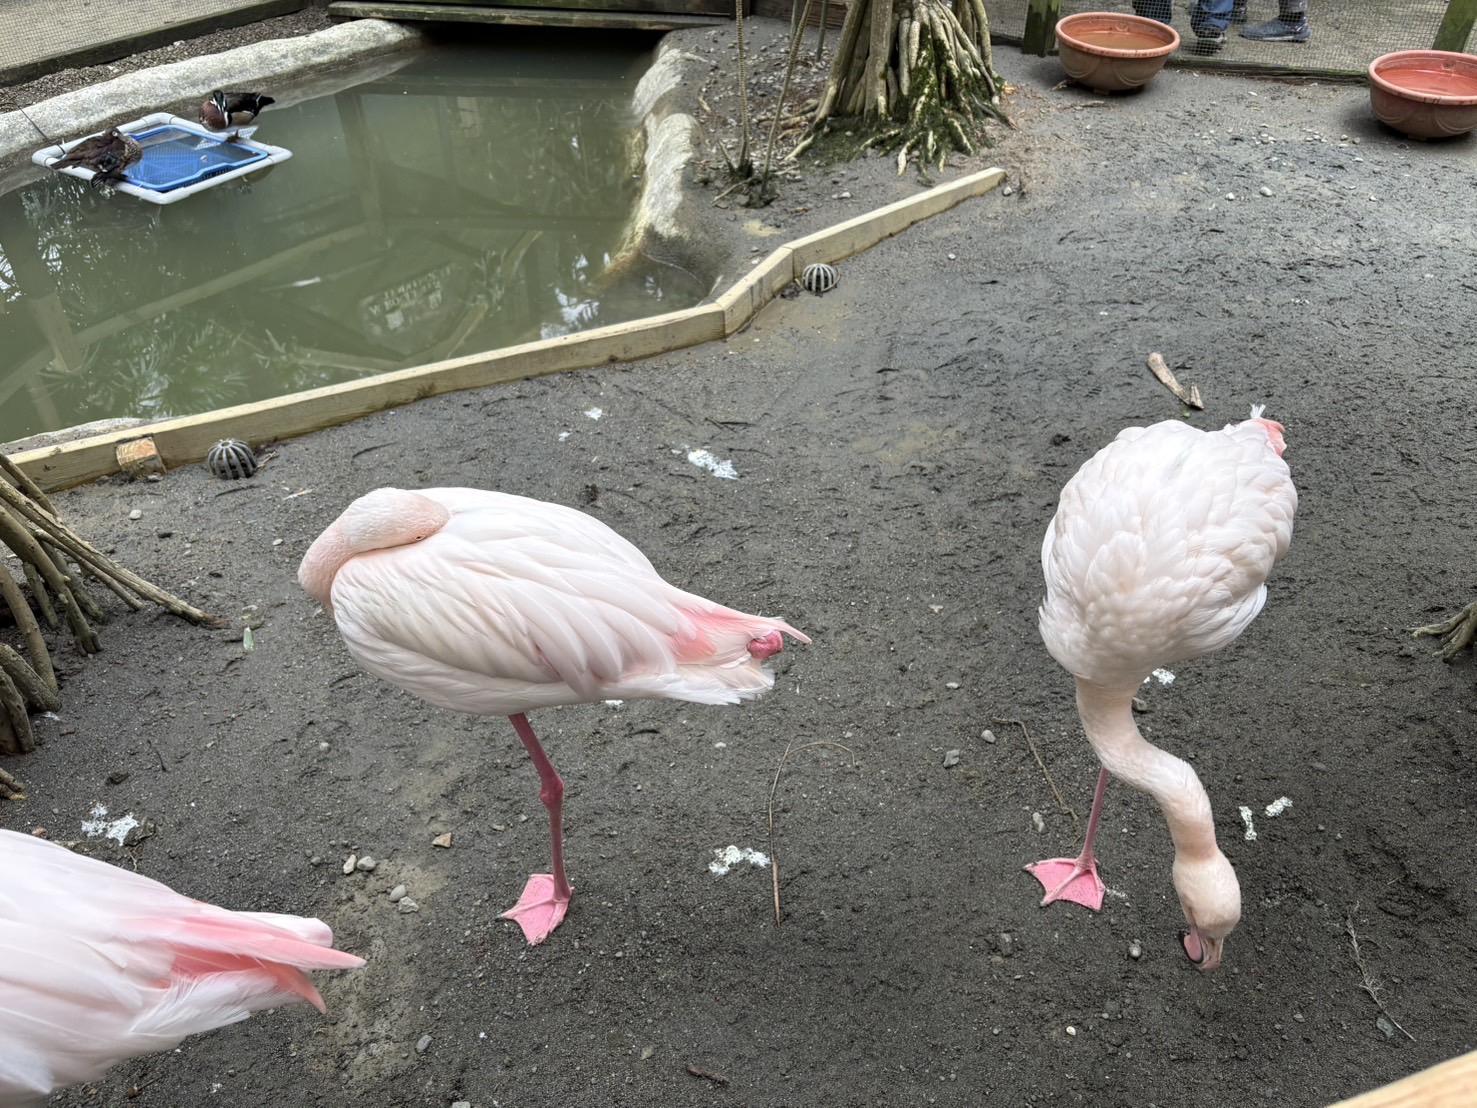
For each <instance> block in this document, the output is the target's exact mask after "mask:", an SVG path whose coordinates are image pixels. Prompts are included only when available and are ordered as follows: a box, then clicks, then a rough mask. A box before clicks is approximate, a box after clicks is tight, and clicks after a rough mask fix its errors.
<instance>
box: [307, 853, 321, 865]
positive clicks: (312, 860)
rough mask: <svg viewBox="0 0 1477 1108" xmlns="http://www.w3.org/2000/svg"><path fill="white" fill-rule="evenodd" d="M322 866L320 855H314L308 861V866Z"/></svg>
mask: <svg viewBox="0 0 1477 1108" xmlns="http://www.w3.org/2000/svg"><path fill="white" fill-rule="evenodd" d="M322 864H323V858H322V856H321V855H318V854H314V855H313V856H312V857H311V858H309V859H308V865H310V866H321V865H322Z"/></svg>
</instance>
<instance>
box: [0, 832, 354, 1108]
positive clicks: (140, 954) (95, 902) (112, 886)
mask: <svg viewBox="0 0 1477 1108" xmlns="http://www.w3.org/2000/svg"><path fill="white" fill-rule="evenodd" d="M332 941H333V933H332V931H330V930H329V928H328V927H327V925H325V924H323V923H321V922H320V921H318V920H314V919H304V918H301V917H297V916H286V915H277V914H275V913H265V912H231V911H228V910H226V909H224V908H217V907H215V906H213V905H209V904H204V903H202V902H200V901H197V900H192V899H190V898H189V897H185V896H181V895H180V894H178V893H176V892H174V891H173V890H171V889H169V888H168V887H167V886H165V885H161V884H160V883H159V882H157V881H154V880H152V879H150V878H147V877H144V876H142V875H140V874H136V873H130V872H128V871H126V870H123V869H119V868H118V867H116V866H110V865H107V864H105V863H103V862H99V861H95V860H93V859H90V858H85V857H82V856H81V855H77V854H73V853H72V852H71V851H69V850H66V849H64V848H62V847H59V846H57V845H55V844H53V843H49V842H46V841H44V840H42V839H38V838H34V837H32V836H30V835H21V834H18V833H16V832H13V831H0V1042H4V1044H5V1049H4V1050H0V1105H12V1104H16V1105H18V1104H27V1103H31V1102H32V1101H33V1100H35V1099H37V1098H40V1097H44V1096H45V1095H46V1094H47V1093H50V1092H51V1091H52V1090H53V1089H56V1088H60V1087H62V1086H64V1085H68V1084H72V1083H73V1082H76V1081H83V1080H89V1079H92V1078H95V1077H98V1076H100V1075H101V1074H102V1073H103V1072H104V1071H105V1070H106V1069H107V1068H108V1067H109V1066H111V1065H113V1064H114V1063H116V1062H119V1061H122V1060H123V1059H125V1058H128V1057H132V1056H135V1055H139V1054H147V1053H151V1052H153V1051H157V1050H163V1049H167V1048H169V1047H172V1046H174V1045H175V1044H177V1043H178V1042H179V1041H180V1040H181V1039H183V1038H184V1037H185V1036H187V1035H191V1034H195V1033H196V1032H200V1031H207V1030H210V1029H211V1028H214V1027H221V1026H224V1025H225V1024H228V1023H234V1022H236V1021H238V1020H242V1019H245V1018H246V1017H247V1016H249V1015H250V1014H251V1013H252V1012H254V1011H259V1010H261V1009H263V1008H270V1007H275V1006H277V1005H279V1004H283V1003H287V1002H289V1001H293V1000H299V999H302V1000H307V1001H309V1002H310V1003H312V1004H314V1005H315V1006H317V1007H318V1008H319V1009H320V1010H321V1009H322V1006H323V1002H322V1000H321V998H320V997H319V995H318V992H317V990H316V989H315V988H314V987H313V984H312V982H311V981H309V980H308V977H307V975H306V974H305V973H304V972H303V971H304V970H307V969H349V968H353V967H356V966H361V965H363V964H364V963H363V960H362V959H360V958H357V957H355V956H354V955H352V954H346V953H343V952H342V951H337V950H333V949H332V948H331V946H330V945H329V944H331V943H332Z"/></svg>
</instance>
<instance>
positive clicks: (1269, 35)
mask: <svg viewBox="0 0 1477 1108" xmlns="http://www.w3.org/2000/svg"><path fill="white" fill-rule="evenodd" d="M1241 37H1242V38H1249V39H1255V40H1256V41H1257V42H1307V41H1308V40H1309V39H1310V38H1312V37H1313V28H1311V27H1309V26H1308V21H1307V20H1306V19H1299V20H1298V21H1297V22H1296V23H1292V22H1289V21H1288V20H1285V19H1269V20H1267V22H1265V23H1258V24H1256V25H1255V26H1252V27H1243V28H1242V29H1241Z"/></svg>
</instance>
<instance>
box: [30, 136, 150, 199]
mask: <svg viewBox="0 0 1477 1108" xmlns="http://www.w3.org/2000/svg"><path fill="white" fill-rule="evenodd" d="M143 156H144V148H143V147H142V146H140V145H139V143H138V140H137V139H136V138H134V137H133V136H132V135H129V134H124V133H123V132H122V131H120V130H118V128H117V127H109V128H108V129H107V130H106V131H104V132H103V133H102V134H100V135H93V136H91V137H90V138H85V139H83V140H82V141H81V142H79V143H78V144H77V145H76V146H74V147H72V149H71V150H69V151H67V153H66V154H64V155H62V156H61V157H60V158H58V159H57V160H56V161H54V162H50V163H48V164H49V166H50V168H52V169H67V168H69V167H72V166H76V167H79V168H82V169H90V170H92V180H90V181H89V182H88V184H89V185H90V186H92V187H93V188H97V186H98V185H100V184H102V183H103V182H107V183H109V184H117V183H118V182H120V181H122V180H123V179H124V177H123V171H124V170H125V169H127V168H128V167H129V166H131V165H134V164H136V163H137V162H138V160H139V159H140V158H142V157H143Z"/></svg>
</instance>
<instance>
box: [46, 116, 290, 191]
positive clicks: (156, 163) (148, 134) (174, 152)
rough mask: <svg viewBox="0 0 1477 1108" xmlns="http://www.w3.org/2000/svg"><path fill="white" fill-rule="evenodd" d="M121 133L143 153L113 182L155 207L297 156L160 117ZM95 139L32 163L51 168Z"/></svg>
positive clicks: (56, 149)
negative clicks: (118, 179) (66, 155)
mask: <svg viewBox="0 0 1477 1108" xmlns="http://www.w3.org/2000/svg"><path fill="white" fill-rule="evenodd" d="M118 130H120V131H123V132H124V133H125V134H129V135H132V136H133V137H134V138H135V139H137V140H138V142H139V145H141V146H142V147H143V148H144V153H143V157H142V158H140V159H139V160H138V161H137V162H136V163H134V164H133V165H131V166H129V167H128V168H127V169H126V170H124V171H123V180H122V181H121V182H113V183H112V186H113V187H114V188H116V189H117V190H118V191H119V192H126V193H127V194H128V195H130V196H136V197H138V198H139V199H140V200H147V201H148V202H149V203H151V204H173V203H175V202H176V201H178V200H183V199H184V198H185V197H187V196H193V195H194V194H195V193H197V192H203V191H204V190H205V189H208V188H214V187H215V186H216V185H220V184H224V183H225V182H227V181H233V180H235V179H236V178H238V177H244V176H246V175H247V174H249V173H255V172H258V171H260V170H262V169H265V168H266V167H268V166H271V165H276V164H277V163H278V162H285V161H287V159H288V158H290V157H292V151H291V150H287V149H284V148H283V147H281V146H268V145H267V144H266V143H261V142H255V141H253V140H252V139H251V138H249V137H238V138H235V139H231V138H230V137H229V135H230V134H231V132H222V133H219V134H218V133H216V132H214V131H207V130H206V129H205V128H204V127H202V126H201V125H200V124H198V123H192V122H190V121H189V120H188V119H182V118H180V117H179V116H177V115H170V114H169V113H168V112H155V113H154V114H153V115H147V116H145V117H144V118H143V119H136V120H134V121H133V122H132V123H124V124H120V125H119V127H118ZM242 130H243V131H244V130H246V129H244V128H243V129H242ZM92 137H93V136H92V135H84V136H83V137H82V138H79V139H72V140H71V141H69V142H63V143H58V144H56V145H55V146H47V147H45V148H43V149H41V150H37V151H36V152H35V153H34V154H32V155H31V161H33V162H34V163H36V164H37V165H41V166H50V164H51V163H52V162H54V161H56V160H57V159H58V158H60V157H62V156H63V155H64V154H66V153H67V151H69V150H71V149H72V148H73V147H75V146H77V145H78V144H79V143H82V142H86V141H87V140H88V139H89V138H92ZM57 172H58V173H65V174H67V175H68V176H71V177H77V178H80V179H81V180H84V181H91V180H92V178H93V177H94V176H95V175H96V174H95V173H94V171H93V170H91V169H88V168H86V167H85V166H67V167H66V168H65V169H59V170H57Z"/></svg>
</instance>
